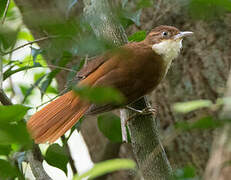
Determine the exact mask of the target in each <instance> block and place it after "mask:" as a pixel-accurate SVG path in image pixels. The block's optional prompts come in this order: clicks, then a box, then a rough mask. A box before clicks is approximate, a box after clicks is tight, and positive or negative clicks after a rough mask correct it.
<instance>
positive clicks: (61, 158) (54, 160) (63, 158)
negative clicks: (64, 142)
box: [45, 144, 69, 174]
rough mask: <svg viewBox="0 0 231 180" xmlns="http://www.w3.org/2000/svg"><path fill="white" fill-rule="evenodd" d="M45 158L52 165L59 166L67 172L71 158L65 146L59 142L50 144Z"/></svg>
mask: <svg viewBox="0 0 231 180" xmlns="http://www.w3.org/2000/svg"><path fill="white" fill-rule="evenodd" d="M45 160H46V161H47V163H48V164H50V165H51V166H54V167H57V168H59V169H61V170H63V171H64V172H65V173H66V174H67V163H68V161H69V159H68V156H67V152H66V150H65V148H64V147H62V146H60V145H59V144H52V145H50V146H49V148H48V149H47V152H46V155H45Z"/></svg>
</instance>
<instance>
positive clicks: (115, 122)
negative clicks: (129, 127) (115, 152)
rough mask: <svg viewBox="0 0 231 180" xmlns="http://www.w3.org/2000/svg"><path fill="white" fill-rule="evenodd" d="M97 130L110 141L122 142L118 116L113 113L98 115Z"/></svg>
mask: <svg viewBox="0 0 231 180" xmlns="http://www.w3.org/2000/svg"><path fill="white" fill-rule="evenodd" d="M98 127H99V130H100V131H101V132H102V133H103V135H104V136H106V137H107V138H108V139H109V140H110V141H112V142H122V132H121V124H120V118H119V117H118V116H116V115H114V114H113V113H105V114H102V115H100V116H98Z"/></svg>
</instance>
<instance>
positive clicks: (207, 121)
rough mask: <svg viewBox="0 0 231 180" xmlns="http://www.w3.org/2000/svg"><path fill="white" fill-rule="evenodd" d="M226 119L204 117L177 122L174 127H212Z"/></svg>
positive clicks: (183, 128)
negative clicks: (191, 120)
mask: <svg viewBox="0 0 231 180" xmlns="http://www.w3.org/2000/svg"><path fill="white" fill-rule="evenodd" d="M225 122H227V121H221V120H214V119H213V118H212V117H204V118H201V119H199V120H197V121H196V122H191V123H190V122H185V121H184V122H177V123H176V124H175V127H176V128H178V129H182V130H192V129H212V128H217V127H220V126H222V125H223V124H224V123H225Z"/></svg>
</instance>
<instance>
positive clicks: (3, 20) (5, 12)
mask: <svg viewBox="0 0 231 180" xmlns="http://www.w3.org/2000/svg"><path fill="white" fill-rule="evenodd" d="M9 5H10V0H7V3H6V7H5V10H4V13H3V17H2V24H4V22H5V19H6V14H7V11H8V9H9Z"/></svg>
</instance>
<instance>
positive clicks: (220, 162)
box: [204, 71, 231, 180]
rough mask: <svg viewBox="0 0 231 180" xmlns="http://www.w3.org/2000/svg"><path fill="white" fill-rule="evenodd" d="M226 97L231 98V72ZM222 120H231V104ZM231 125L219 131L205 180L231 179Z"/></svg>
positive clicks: (224, 110) (226, 106)
mask: <svg viewBox="0 0 231 180" xmlns="http://www.w3.org/2000/svg"><path fill="white" fill-rule="evenodd" d="M225 96H226V97H230V96H231V71H230V73H229V78H228V83H227V92H226V95H225ZM219 117H220V119H221V120H222V119H228V120H230V119H231V108H230V103H228V104H225V105H224V107H223V110H222V111H221V113H220V116H219ZM230 138H231V125H230V123H225V125H224V127H222V128H220V129H218V130H217V132H216V134H215V137H214V141H213V146H212V151H211V154H210V159H209V161H208V164H207V167H206V171H205V177H204V179H205V180H228V179H230V177H231V166H230V162H231V142H230Z"/></svg>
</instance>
